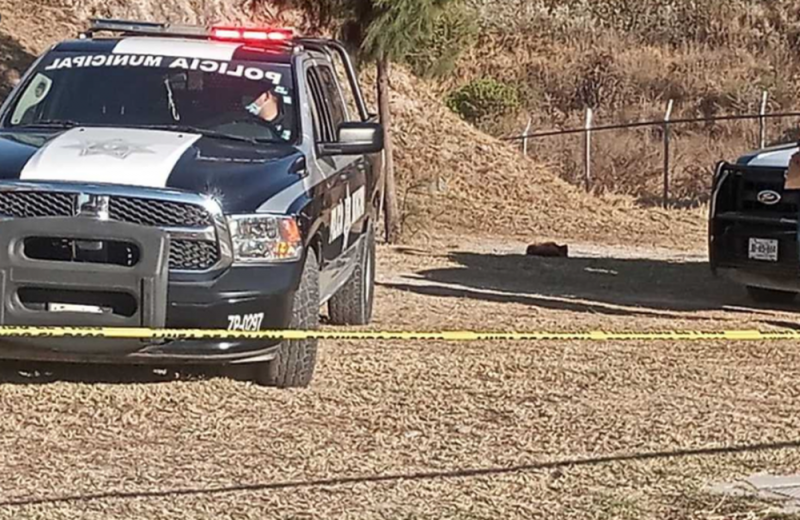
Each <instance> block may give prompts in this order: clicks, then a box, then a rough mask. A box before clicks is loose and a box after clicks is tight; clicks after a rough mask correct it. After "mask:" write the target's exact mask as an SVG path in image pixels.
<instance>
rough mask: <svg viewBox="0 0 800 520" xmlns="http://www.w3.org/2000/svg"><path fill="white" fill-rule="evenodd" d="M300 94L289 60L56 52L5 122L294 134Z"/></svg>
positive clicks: (248, 135) (250, 135) (257, 136)
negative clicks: (295, 84) (295, 90)
mask: <svg viewBox="0 0 800 520" xmlns="http://www.w3.org/2000/svg"><path fill="white" fill-rule="evenodd" d="M293 100H294V88H293V81H292V74H291V69H290V66H289V65H284V64H278V63H265V62H247V61H221V60H210V59H197V58H189V57H187V58H180V57H178V58H176V57H166V56H153V55H147V56H145V55H133V54H113V53H106V54H104V53H85V54H80V53H65V52H54V53H52V54H51V55H50V56H49V57H47V58H45V59H44V60H42V62H41V64H40V65H39V66H38V68H37V69H36V70H35V71H34V72H33V74H32V75H31V78H30V80H29V81H28V82H27V83H26V85H25V86H24V88H23V89H22V91H21V94H20V95H19V96H18V98H17V100H16V102H15V104H14V106H13V107H12V110H11V111H10V115H9V116H8V117H7V118H6V120H5V121H4V122H3V123H4V126H6V127H48V126H115V127H133V128H137V127H138V128H147V127H153V128H162V129H169V128H175V129H181V130H184V131H186V130H187V129H196V130H198V131H205V132H207V133H208V134H210V135H214V134H216V135H227V136H231V137H240V138H244V139H248V140H254V141H265V142H270V141H280V142H287V141H293V140H294V139H295V137H296V135H297V127H296V117H295V110H294V103H293Z"/></svg>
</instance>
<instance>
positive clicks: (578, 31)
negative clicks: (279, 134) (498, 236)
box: [439, 0, 800, 203]
mask: <svg viewBox="0 0 800 520" xmlns="http://www.w3.org/2000/svg"><path fill="white" fill-rule="evenodd" d="M472 3H474V4H478V5H479V6H480V8H481V11H480V16H481V22H482V23H483V25H484V30H483V32H482V35H481V39H480V40H479V41H478V42H476V44H475V45H474V46H473V47H472V48H470V49H468V50H467V52H466V53H465V54H464V56H463V57H462V59H461V60H460V62H459V65H458V67H457V69H456V70H455V71H454V73H453V74H452V75H451V76H449V77H448V78H445V79H443V80H442V81H441V82H440V84H439V90H440V92H441V93H442V94H444V93H446V92H448V91H450V90H452V89H454V88H456V87H457V86H459V85H462V84H464V83H466V82H468V81H471V80H473V79H476V78H484V77H491V78H495V79H497V80H499V81H502V82H504V83H506V84H508V85H513V86H515V87H516V88H517V89H518V90H519V93H520V95H521V98H522V100H523V104H524V109H523V110H521V111H520V112H519V113H517V114H512V115H509V116H504V117H497V118H493V119H489V120H487V121H482V122H481V123H480V124H479V127H480V128H481V129H482V130H484V131H487V132H489V133H490V134H492V135H518V134H520V133H522V130H523V129H524V128H525V125H526V122H527V120H528V118H529V117H531V118H532V119H533V128H534V129H536V130H549V129H554V128H560V127H581V126H582V124H583V113H584V110H585V108H586V107H592V108H593V109H594V110H595V113H596V123H599V124H602V123H618V122H627V121H638V120H646V119H660V118H661V117H663V114H664V110H665V107H666V104H667V101H668V100H669V99H673V100H674V101H675V103H676V108H675V111H674V113H673V117H675V118H677V117H711V116H715V115H722V114H734V113H755V112H757V110H758V106H759V103H760V99H761V94H762V91H763V90H765V89H766V90H768V91H769V93H770V111H773V112H777V111H788V110H794V109H796V108H797V107H798V104H797V99H796V92H797V90H798V88H799V87H800V83H798V78H800V75H799V74H798V71H800V61H799V60H798V59H797V56H796V53H795V52H794V48H795V47H796V40H797V37H798V34H800V32H798V31H800V13H798V11H797V7H796V5H794V4H793V3H792V2H788V1H779V2H766V1H752V2H745V1H732V2H729V1H724V2H723V1H715V0H709V1H707V2H701V3H697V2H688V1H684V0H644V1H642V2H625V1H619V2H617V1H612V2H599V1H598V2H595V1H590V2H579V1H566V2H550V1H548V0H537V1H531V2H526V1H517V0H511V1H502V2H498V1H496V0H475V1H474V2H472ZM756 127H757V125H756V123H755V122H751V123H748V124H727V123H726V124H722V125H715V126H711V127H698V128H694V129H684V130H683V131H684V139H683V140H682V142H680V143H678V144H677V146H676V148H675V149H676V153H678V154H680V155H679V156H678V157H676V158H675V161H674V162H675V168H674V171H673V172H672V175H673V176H674V177H675V179H676V187H677V188H679V190H680V191H679V192H678V193H677V195H678V197H679V199H680V200H682V201H687V202H693V203H702V202H703V200H704V199H705V198H707V196H708V189H707V187H708V184H709V181H710V179H709V177H710V175H709V171H710V169H711V167H712V166H713V164H714V163H715V162H716V161H718V160H720V159H733V158H735V157H737V156H739V155H741V154H742V153H743V152H745V151H747V150H749V149H752V148H754V147H755V144H756V142H757V141H756V139H755V137H754V133H755V129H756ZM796 128H797V121H796V120H784V121H780V122H777V121H776V122H775V123H773V128H771V132H770V140H772V141H784V142H785V141H788V140H792V139H796V132H795V131H794V130H795V129H796ZM609 140H610V141H613V142H612V144H603V143H602V142H598V147H599V150H598V153H597V154H596V163H595V169H596V170H597V172H598V177H599V178H598V187H599V189H600V190H602V191H611V192H614V193H620V194H629V193H633V194H635V195H637V197H639V199H640V202H647V201H649V200H652V199H655V198H656V197H658V196H659V195H660V191H661V190H660V186H659V184H658V183H654V182H653V179H652V173H653V172H652V168H653V166H652V165H651V164H650V163H651V161H650V160H649V159H650V157H651V156H657V155H658V154H660V152H661V150H660V145H659V144H658V142H651V140H650V139H648V138H647V136H646V135H642V136H641V137H637V138H636V139H634V138H633V137H632V136H630V135H628V136H622V135H620V134H615V135H614V136H613V137H610V138H609ZM538 146H539V149H540V151H541V153H540V154H539V157H543V158H551V159H552V165H553V169H554V171H557V172H558V173H559V174H560V176H561V177H562V178H564V179H566V180H568V181H570V182H573V179H574V177H575V175H576V168H575V165H574V157H573V155H574V154H565V153H562V150H564V149H567V148H574V147H575V143H574V142H573V140H572V139H571V138H569V137H563V138H548V139H547V140H546V141H544V142H542V143H541V144H540V145H538ZM642 161H644V162H645V164H641V163H642ZM655 167H656V168H657V167H659V165H656V166H655ZM654 184H655V186H654Z"/></svg>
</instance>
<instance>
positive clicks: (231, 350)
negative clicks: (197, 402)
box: [0, 217, 301, 363]
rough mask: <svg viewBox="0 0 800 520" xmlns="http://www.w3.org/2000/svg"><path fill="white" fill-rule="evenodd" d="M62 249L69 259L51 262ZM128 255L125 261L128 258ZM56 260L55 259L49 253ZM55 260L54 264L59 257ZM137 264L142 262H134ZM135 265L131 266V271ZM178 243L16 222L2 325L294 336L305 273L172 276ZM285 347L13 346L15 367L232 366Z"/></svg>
mask: <svg viewBox="0 0 800 520" xmlns="http://www.w3.org/2000/svg"><path fill="white" fill-rule="evenodd" d="M43 241H45V242H47V241H51V242H52V241H58V242H59V243H60V244H61V245H62V246H64V247H67V248H68V249H71V250H72V254H71V255H70V258H69V259H53V258H42V256H43V255H41V254H40V253H41V250H42V247H41V243H42V242H43ZM122 250H124V251H125V252H126V253H125V254H124V255H122V256H126V258H125V259H124V261H123V259H121V258H120V256H121V255H120V253H119V251H122ZM48 251H49V250H48ZM50 256H52V255H50ZM131 256H133V257H134V258H133V259H132V258H131ZM131 263H132V264H134V265H121V264H131ZM169 263H170V235H169V233H168V232H167V231H165V230H163V229H160V228H157V227H150V226H143V225H137V224H131V223H127V222H116V221H107V220H95V219H91V218H81V217H48V218H29V219H9V220H5V221H3V222H2V225H0V284H1V285H0V289H1V291H2V293H1V294H2V300H3V301H2V308H0V324H2V325H6V326H14V325H23V326H108V327H146V328H163V327H167V328H194V329H198V328H207V329H230V330H258V329H284V328H287V327H288V325H289V323H290V321H291V308H292V298H293V291H294V289H295V288H296V287H297V285H298V279H299V277H300V274H301V266H300V265H299V264H298V263H297V262H292V263H285V264H273V265H238V264H232V265H229V266H227V267H226V268H224V269H221V270H216V271H204V272H198V273H190V272H182V273H180V274H179V275H176V276H172V277H171V276H170V271H169ZM278 345H279V342H277V341H270V340H259V341H219V340H172V341H161V342H142V341H140V340H118V339H115V340H110V339H95V338H93V339H80V340H76V339H64V338H61V339H54V338H49V339H48V338H45V339H43V338H36V339H33V338H8V339H4V340H3V341H2V342H0V357H1V358H5V359H24V360H47V361H92V362H114V363H117V362H131V363H146V362H158V363H163V362H170V361H173V362H184V363H186V362H190V363H203V362H209V363H220V362H222V363H226V362H237V361H238V362H244V361H252V360H259V361H260V360H268V359H270V357H272V356H273V355H274V353H275V352H276V350H277V347H278Z"/></svg>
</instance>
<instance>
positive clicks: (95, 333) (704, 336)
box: [0, 327, 800, 342]
mask: <svg viewBox="0 0 800 520" xmlns="http://www.w3.org/2000/svg"><path fill="white" fill-rule="evenodd" d="M10 337H14V338H23V337H31V338H105V339H140V340H192V339H205V340H209V339H211V340H287V339H322V340H342V341H354V340H391V341H603V342H607V341H656V340H669V341H708V340H717V341H720V340H721V341H764V340H800V331H786V332H783V331H775V332H773V331H770V332H762V331H759V330H723V331H713V332H700V331H663V332H662V331H656V332H605V331H588V332H538V331H534V332H472V331H443V332H403V331H396V332H395V331H320V330H310V331H305V330H262V331H256V332H243V331H229V330H210V329H147V328H121V327H0V338H10Z"/></svg>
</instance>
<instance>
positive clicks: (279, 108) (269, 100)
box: [245, 89, 291, 140]
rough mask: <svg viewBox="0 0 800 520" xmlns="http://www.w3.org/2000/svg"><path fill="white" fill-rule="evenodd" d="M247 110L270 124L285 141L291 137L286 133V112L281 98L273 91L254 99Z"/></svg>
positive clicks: (265, 92)
mask: <svg viewBox="0 0 800 520" xmlns="http://www.w3.org/2000/svg"><path fill="white" fill-rule="evenodd" d="M245 109H246V110H247V111H248V112H249V113H250V114H252V115H254V116H256V117H258V118H260V119H262V120H264V121H266V122H268V123H270V124H271V125H272V126H273V127H275V129H276V130H277V131H278V134H279V135H281V137H282V138H283V139H284V140H289V138H290V137H291V135H287V134H286V131H285V121H284V119H285V111H284V107H283V100H282V99H281V96H280V95H279V94H278V93H277V92H276V91H275V90H273V89H268V90H265V91H263V92H262V93H261V94H259V95H258V96H257V97H256V98H255V99H253V100H252V101H251V102H250V103H249V104H247V106H246V107H245Z"/></svg>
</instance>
